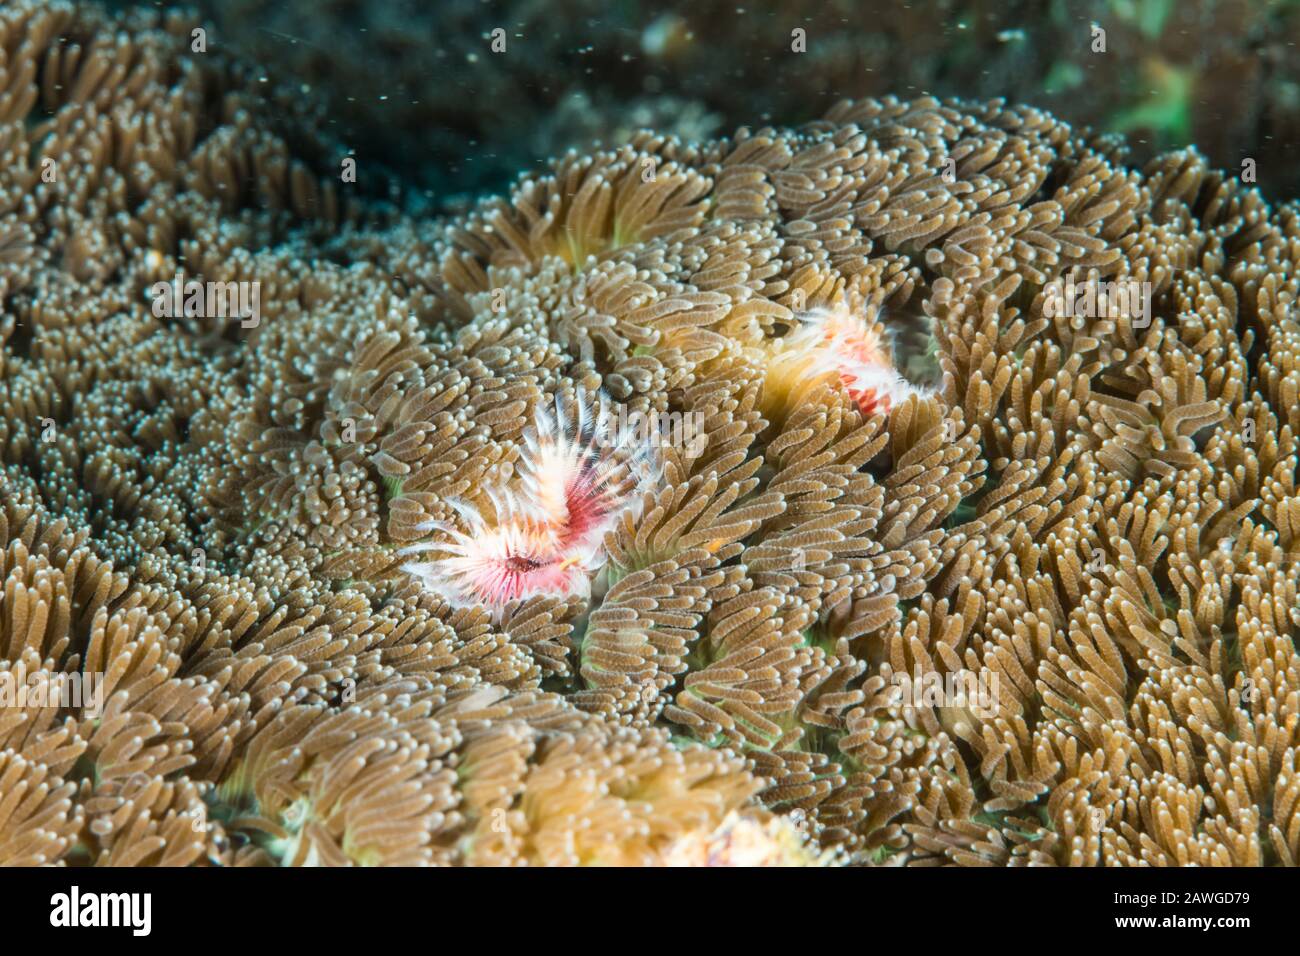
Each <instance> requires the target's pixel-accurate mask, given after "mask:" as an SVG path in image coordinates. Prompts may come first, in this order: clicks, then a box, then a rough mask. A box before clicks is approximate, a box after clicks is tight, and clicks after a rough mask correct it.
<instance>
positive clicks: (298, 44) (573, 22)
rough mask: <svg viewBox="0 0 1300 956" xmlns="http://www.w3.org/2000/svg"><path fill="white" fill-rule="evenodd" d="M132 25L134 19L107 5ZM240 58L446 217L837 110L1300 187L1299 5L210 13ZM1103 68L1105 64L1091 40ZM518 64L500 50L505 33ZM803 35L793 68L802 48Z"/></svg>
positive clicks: (1034, 3)
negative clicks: (1003, 120) (1187, 159)
mask: <svg viewBox="0 0 1300 956" xmlns="http://www.w3.org/2000/svg"><path fill="white" fill-rule="evenodd" d="M111 5H113V6H126V4H111ZM197 7H198V9H199V10H200V12H201V13H202V15H203V16H204V17H205V18H206V19H207V20H209V21H210V22H211V24H212V25H213V28H214V31H215V32H214V35H213V42H214V43H216V44H219V45H224V44H229V45H232V46H234V47H236V48H237V49H238V52H240V53H241V54H242V55H244V56H245V57H247V58H249V59H250V60H252V61H253V62H256V63H258V64H265V66H266V69H267V70H268V72H270V73H272V74H274V75H275V76H276V77H277V78H279V79H289V80H293V81H294V82H301V83H303V84H306V85H308V86H310V87H312V94H313V95H314V96H317V97H325V98H326V99H327V100H328V102H329V104H330V106H329V115H330V117H331V121H332V122H333V123H335V124H337V127H338V132H339V134H340V136H341V138H343V139H344V140H345V141H346V142H347V143H348V144H349V145H350V146H354V147H355V148H356V149H357V150H358V152H359V154H360V155H363V156H366V158H368V159H380V160H382V161H383V162H384V163H386V164H387V165H388V167H389V168H390V169H391V170H392V171H393V172H394V173H396V174H398V175H399V177H400V179H401V180H402V181H403V182H404V183H405V184H408V185H411V186H414V187H416V188H417V190H419V191H422V192H423V191H429V192H432V194H433V196H434V201H435V203H436V204H437V205H438V206H441V207H446V206H447V205H449V204H452V205H454V204H455V203H456V200H457V199H458V198H461V199H463V198H464V197H466V196H474V195H479V194H481V193H483V192H485V191H493V190H499V189H500V188H501V187H502V186H503V185H505V184H506V183H508V182H509V181H511V180H512V179H513V178H514V177H515V176H516V175H517V174H518V173H519V172H521V171H524V170H529V171H535V170H539V169H540V168H542V166H543V164H544V162H545V160H546V159H547V158H548V157H550V156H554V155H557V154H559V153H561V152H563V151H564V150H566V149H568V148H570V147H574V148H578V149H586V148H588V147H589V146H590V144H591V142H592V141H593V140H601V141H603V142H605V143H607V144H608V143H611V142H618V141H623V140H625V139H626V138H627V136H628V135H629V133H630V132H631V131H633V130H635V129H637V128H640V127H654V128H657V129H660V130H664V131H668V132H675V133H679V134H681V135H682V136H683V137H685V138H688V139H689V138H703V137H708V136H713V135H720V134H724V133H727V132H730V131H731V130H733V129H734V128H735V127H737V126H738V125H740V124H742V123H750V124H752V123H754V122H755V118H759V119H760V120H763V121H768V122H771V123H773V124H777V125H780V124H790V123H801V122H805V121H807V120H810V119H813V118H815V117H818V116H821V115H822V114H823V113H825V111H826V110H827V108H829V107H830V106H831V105H832V104H833V103H834V102H836V101H837V100H839V99H841V98H845V97H849V98H858V97H863V96H883V95H887V94H893V95H896V96H899V97H904V98H906V97H916V96H920V95H924V94H933V95H935V96H939V97H949V96H962V97H970V98H976V99H988V98H993V97H1005V98H1006V99H1007V100H1008V101H1010V102H1022V103H1031V104H1033V105H1035V106H1039V107H1041V108H1043V109H1046V110H1049V111H1051V112H1053V113H1054V114H1056V115H1057V116H1059V117H1061V118H1062V119H1065V120H1066V121H1068V122H1071V123H1074V124H1078V125H1088V126H1090V127H1092V128H1094V129H1097V130H1101V131H1109V132H1115V133H1122V134H1124V135H1125V136H1126V138H1127V140H1128V142H1129V143H1130V145H1131V146H1132V147H1133V153H1132V155H1131V157H1130V161H1131V162H1133V163H1134V164H1141V163H1143V162H1145V161H1146V160H1147V159H1149V158H1150V157H1151V156H1152V155H1154V154H1155V153H1157V152H1160V151H1162V150H1165V149H1171V148H1178V147H1182V146H1186V145H1189V144H1193V143H1194V144H1196V146H1197V148H1199V149H1200V150H1202V151H1203V152H1204V153H1205V154H1206V155H1207V157H1208V159H1209V160H1210V162H1211V164H1212V165H1214V166H1218V167H1222V168H1225V169H1239V168H1240V167H1241V163H1242V161H1243V159H1245V158H1253V159H1255V160H1256V162H1257V165H1258V177H1259V184H1260V186H1261V187H1262V188H1263V190H1264V191H1265V193H1266V194H1267V195H1269V196H1270V197H1273V198H1283V197H1287V196H1290V195H1294V194H1295V193H1296V192H1297V186H1298V185H1300V164H1297V163H1295V162H1294V161H1293V160H1292V158H1291V157H1293V156H1294V154H1295V151H1296V149H1297V147H1300V50H1298V49H1297V40H1298V39H1300V3H1298V2H1296V0H914V2H904V0H729V2H709V0H706V2H699V0H691V2H685V0H669V2H654V3H650V2H645V0H617V2H612V0H504V2H482V0H434V2H425V0H373V2H365V0H199V2H198V3H197ZM1094 24H1096V25H1098V26H1100V27H1101V28H1102V29H1104V30H1105V33H1106V37H1105V38H1106V52H1105V53H1095V52H1093V49H1092V47H1093V40H1094V36H1093V32H1092V27H1093V25H1094ZM497 29H502V30H504V31H505V38H506V51H505V53H497V54H494V53H493V52H492V51H491V38H492V35H493V31H494V30H497ZM795 29H802V30H804V31H805V40H806V50H805V52H802V53H795V52H793V50H792V49H791V47H792V44H793V42H794V41H793V39H792V31H794V30H795Z"/></svg>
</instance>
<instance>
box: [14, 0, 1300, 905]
mask: <svg viewBox="0 0 1300 956" xmlns="http://www.w3.org/2000/svg"><path fill="white" fill-rule="evenodd" d="M764 22H768V21H767V20H764ZM199 29H200V27H199V25H198V24H197V23H192V22H190V21H189V20H188V19H186V17H185V15H183V14H180V13H178V12H176V11H164V12H160V11H158V10H156V9H153V8H150V9H148V10H141V11H136V12H128V13H122V14H113V13H109V12H106V11H105V10H104V9H103V8H102V7H99V6H94V5H86V4H82V3H78V2H71V0H52V2H48V0H15V2H11V3H7V4H5V5H4V6H3V7H0V54H2V55H0V90H2V91H3V95H2V96H0V154H3V156H2V158H0V299H3V305H4V308H3V311H2V312H0V405H2V406H3V409H4V413H3V415H0V674H4V675H8V676H7V678H6V679H5V680H4V681H0V692H3V694H4V696H3V701H5V702H12V705H11V704H10V703H6V705H5V707H3V708H0V786H3V788H4V791H5V792H4V793H3V795H0V806H3V807H4V808H5V809H4V812H3V813H0V863H4V864H16V865H37V864H61V865H67V866H88V865H101V866H120V865H143V866H180V865H217V866H235V865H255V866H273V865H283V866H299V865H329V866H336V865H337V866H341V865H473V866H481V865H533V866H543V865H667V864H684V865H728V864H730V865H737V864H739V865H745V864H758V863H764V864H768V863H770V864H779V865H787V864H791V865H792V864H806V865H825V864H833V865H840V864H850V865H861V866H933V865H955V866H1021V865H1030V864H1032V865H1051V866H1094V865H1107V866H1135V865H1148V864H1149V865H1156V866H1186V865H1198V866H1227V865H1237V866H1271V865H1279V864H1287V865H1293V864H1295V863H1297V862H1298V861H1300V772H1298V770H1300V766H1298V765H1300V719H1298V717H1297V713H1298V712H1300V659H1298V658H1297V654H1296V645H1295V639H1296V636H1297V634H1300V488H1298V487H1297V441H1298V440H1300V316H1298V314H1297V310H1296V308H1295V302H1296V299H1297V296H1298V295H1300V209H1298V208H1297V206H1296V204H1295V203H1294V202H1290V203H1285V204H1278V205H1270V204H1269V202H1267V201H1266V200H1265V199H1264V198H1263V197H1262V195H1261V193H1260V192H1259V191H1258V189H1257V188H1256V187H1255V185H1254V184H1253V182H1245V181H1243V180H1242V178H1241V176H1240V175H1239V174H1238V173H1237V171H1235V170H1229V171H1223V170H1221V169H1219V168H1216V166H1215V165H1214V164H1212V163H1210V162H1208V161H1207V160H1206V159H1205V158H1204V157H1203V156H1202V154H1200V153H1198V152H1197V151H1196V150H1194V149H1182V150H1178V151H1170V152H1165V153H1163V154H1160V155H1158V156H1156V157H1155V158H1154V159H1151V160H1150V161H1149V162H1146V163H1145V164H1144V165H1141V166H1135V167H1130V166H1126V165H1124V163H1125V159H1124V155H1123V154H1122V153H1121V152H1120V149H1119V140H1118V138H1117V137H1113V136H1097V135H1094V134H1093V133H1092V132H1090V131H1089V130H1087V129H1083V128H1079V127H1075V126H1071V125H1069V124H1068V123H1066V122H1064V121H1062V120H1061V119H1059V118H1057V117H1056V116H1053V115H1052V114H1051V113H1050V112H1047V111H1045V110H1043V109H1040V108H1036V107H1033V106H1028V105H1017V104H1015V103H1014V102H1007V101H1003V100H997V101H992V102H976V101H969V100H947V101H940V100H938V99H933V98H929V97H925V98H918V99H910V100H908V99H897V98H893V97H887V96H885V97H880V98H859V99H853V100H845V101H843V102H840V103H838V104H836V105H833V106H831V107H830V108H829V109H828V110H825V111H822V110H821V108H820V107H817V108H816V110H814V108H813V107H812V106H811V105H809V106H808V107H807V110H806V112H807V113H808V114H809V115H807V116H806V120H808V122H807V125H803V126H785V125H772V126H769V127H764V126H761V125H759V123H758V122H755V123H754V125H750V126H746V127H742V128H740V129H738V130H737V131H736V132H734V133H732V134H729V135H715V134H712V133H710V134H708V135H706V136H693V137H684V136H678V135H675V134H674V133H672V132H671V131H669V132H654V131H649V130H643V131H641V132H634V133H629V134H628V135H627V136H625V137H624V138H622V139H617V140H613V141H610V140H607V141H606V145H602V146H594V147H590V148H584V149H583V150H581V151H578V150H574V151H570V152H559V153H557V156H558V158H556V159H555V160H553V161H552V162H551V163H550V164H549V165H548V166H546V167H544V168H542V167H538V168H536V169H533V170H532V171H530V172H528V173H526V174H525V175H523V176H522V177H521V178H519V179H518V180H516V181H513V185H506V184H502V185H500V186H499V187H497V186H494V187H493V188H492V189H491V190H485V191H484V192H483V193H482V194H481V195H479V196H478V198H476V199H472V200H470V199H466V200H465V201H464V202H463V203H460V204H459V205H456V204H454V203H453V204H452V208H450V209H449V211H447V212H446V213H445V214H443V215H441V216H439V215H435V214H434V213H433V212H431V211H429V209H428V208H426V207H423V206H420V205H418V204H416V205H414V206H412V207H409V208H408V207H406V206H401V207H395V206H394V205H392V204H391V203H390V201H389V198H388V194H387V192H386V190H385V189H384V182H385V180H384V178H383V174H382V172H381V171H380V170H379V168H378V164H377V162H376V161H375V160H374V159H373V158H372V157H370V156H368V155H367V153H366V152H365V151H364V150H360V149H357V148H355V147H354V145H350V144H345V143H343V142H340V141H339V140H338V139H336V138H335V137H336V136H337V135H338V127H337V126H336V125H335V124H333V123H332V122H331V121H330V120H329V118H328V111H327V110H325V109H323V108H322V106H321V104H322V102H323V101H322V100H320V99H319V98H318V93H319V92H320V91H318V90H316V89H315V88H307V86H306V85H305V84H304V83H300V82H298V81H295V82H293V84H292V85H291V86H282V85H280V82H279V80H278V79H277V78H276V77H274V76H270V77H267V76H265V75H264V73H263V71H262V70H260V69H258V68H250V67H249V65H247V64H246V63H243V62H242V61H240V60H239V59H238V51H236V50H229V49H224V48H222V47H221V44H219V43H216V42H214V38H213V36H212V35H209V36H208V37H207V42H206V46H203V44H201V43H200V40H201V39H202V37H201V36H200V35H198V34H196V33H195V31H196V30H199ZM313 29H314V27H313ZM746 29H756V27H753V25H752V24H751V25H749V26H747V27H746ZM313 35H314V34H313ZM1087 41H1088V35H1087V33H1086V31H1085V33H1084V37H1083V42H1085V43H1086V42H1087ZM511 42H512V43H513V42H514V41H513V40H511ZM601 42H604V41H603V40H602V41H601ZM690 42H691V40H690V30H687V29H680V30H679V29H677V28H676V27H674V26H673V25H672V24H669V25H668V28H666V29H665V33H664V37H663V40H662V43H660V44H659V45H660V46H664V47H668V46H682V45H687V46H689V43H690ZM787 42H788V38H787ZM807 43H808V50H809V51H810V53H809V55H810V56H812V55H814V54H813V52H812V51H814V49H815V44H816V37H815V36H814V35H811V34H810V35H809V37H808V40H807ZM200 47H202V50H201V52H196V51H199V49H200ZM511 49H513V48H511ZM655 49H658V47H655ZM295 55H296V54H295ZM490 55H491V54H489V53H487V52H485V53H484V54H483V58H484V59H486V58H487V57H488V56H490ZM508 55H510V54H509V53H502V54H501V56H503V57H504V56H508ZM646 55H651V54H646ZM503 62H504V61H503ZM512 68H515V69H518V67H517V66H515V67H512ZM475 69H476V70H477V69H481V67H480V66H478V65H476V66H475ZM744 102H746V103H748V102H749V101H748V100H745V101H744ZM810 102H811V101H810ZM813 112H821V115H820V116H813V115H811V114H812V113H813ZM746 119H747V120H754V121H758V120H759V115H758V113H757V112H756V113H755V114H754V115H753V116H748V117H746ZM467 148H468V147H467ZM1262 168H1263V167H1262V166H1261V169H1262ZM579 289H580V290H581V294H580V295H579V294H577V292H578V290H579ZM191 297H192V302H191V301H190V299H191ZM210 298H211V300H212V301H211V302H209V299H210ZM210 305H211V306H214V307H210ZM254 305H255V306H256V307H255V308H254ZM155 306H156V307H155ZM76 675H82V676H83V677H85V679H86V681H87V683H85V684H84V685H83V688H84V689H85V690H88V691H93V693H91V694H89V695H86V694H83V695H81V697H80V698H79V697H78V695H76V694H74V693H73V689H74V687H73V685H74V684H75V681H73V677H74V676H76ZM90 675H94V677H93V683H90V682H91V681H92V678H91V676H90ZM34 688H38V689H39V692H38V693H37V695H36V696H35V697H33V694H32V691H33V689H34ZM65 689H66V691H67V692H66V693H65V692H64V691H65ZM20 691H21V693H22V694H23V703H21V704H19V703H17V701H18V700H19V694H20ZM86 697H89V698H90V699H89V700H87V699H86ZM33 701H35V703H34V702H33ZM15 708H19V709H15ZM15 794H21V796H20V797H15V796H14V795H15ZM69 885H71V884H69Z"/></svg>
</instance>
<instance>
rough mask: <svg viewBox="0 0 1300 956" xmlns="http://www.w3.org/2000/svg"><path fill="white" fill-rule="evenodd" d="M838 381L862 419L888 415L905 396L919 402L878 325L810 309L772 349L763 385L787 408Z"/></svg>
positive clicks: (842, 311) (845, 312)
mask: <svg viewBox="0 0 1300 956" xmlns="http://www.w3.org/2000/svg"><path fill="white" fill-rule="evenodd" d="M828 379H837V380H838V381H839V382H840V384H842V385H843V386H844V389H845V390H846V391H847V392H848V394H849V397H850V398H851V399H852V400H853V403H854V404H855V405H856V406H857V407H858V410H859V411H860V412H862V414H863V415H864V416H866V417H870V416H872V415H887V414H889V412H890V410H891V409H892V408H894V407H895V406H897V405H899V404H901V403H902V402H903V401H905V400H906V399H907V398H908V396H910V395H917V396H921V397H924V396H925V395H926V394H928V393H927V392H926V390H925V389H922V388H919V387H918V386H916V385H913V384H912V383H911V382H909V381H907V379H905V378H903V376H902V375H900V374H899V373H898V371H897V370H896V369H895V368H894V363H893V361H892V358H891V355H890V351H889V349H888V348H887V347H886V345H885V342H884V340H883V330H882V328H881V326H880V324H879V322H872V321H870V320H868V319H867V317H866V316H864V315H862V314H861V313H859V312H857V311H854V310H852V309H851V308H849V307H848V306H847V305H846V304H844V303H839V304H837V305H835V306H832V307H830V308H821V309H813V310H812V311H810V312H807V313H805V314H803V315H802V316H800V324H799V326H798V327H797V328H796V329H795V330H794V331H793V332H791V333H790V334H789V335H787V336H786V337H785V338H784V339H781V340H780V341H779V342H778V343H777V345H776V352H775V354H774V355H773V357H772V359H771V361H770V363H769V365H768V371H767V377H766V385H767V388H769V389H771V390H772V392H773V393H774V394H776V395H784V396H788V397H789V399H791V401H790V404H795V403H796V402H797V399H796V397H797V396H798V395H799V394H800V393H801V392H802V391H803V390H804V389H806V388H807V387H809V386H810V385H813V384H815V383H818V382H823V381H826V380H828Z"/></svg>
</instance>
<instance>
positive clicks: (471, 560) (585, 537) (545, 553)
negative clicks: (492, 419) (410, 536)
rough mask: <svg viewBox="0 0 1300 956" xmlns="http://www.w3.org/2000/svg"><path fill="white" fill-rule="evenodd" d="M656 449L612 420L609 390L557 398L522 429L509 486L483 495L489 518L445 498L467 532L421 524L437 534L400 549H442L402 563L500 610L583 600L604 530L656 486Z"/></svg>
mask: <svg viewBox="0 0 1300 956" xmlns="http://www.w3.org/2000/svg"><path fill="white" fill-rule="evenodd" d="M654 449H655V443H654V441H653V440H652V438H651V436H649V435H644V434H637V433H634V432H632V431H629V430H627V429H619V428H615V427H614V425H613V421H612V416H611V415H610V412H609V404H608V401H607V399H606V398H605V396H603V395H599V396H597V397H596V398H595V399H594V400H593V399H591V398H589V397H587V396H585V395H583V394H579V396H578V397H577V399H576V400H574V401H572V402H566V401H565V400H564V399H563V398H557V399H556V403H555V409H554V411H553V412H552V411H551V410H550V409H548V408H546V407H545V406H542V407H540V408H539V409H538V413H537V417H536V419H535V421H534V424H533V427H532V428H530V429H529V430H528V431H527V432H525V434H524V437H523V443H522V445H521V458H520V461H519V464H518V468H517V472H518V479H517V481H516V483H515V485H514V486H512V487H509V488H505V489H488V491H487V492H486V497H487V499H488V503H489V504H490V505H491V512H492V513H491V518H490V519H489V518H488V517H487V516H485V515H484V513H483V512H482V511H481V510H480V509H479V508H476V507H475V506H474V505H473V504H471V503H469V502H466V501H461V500H455V499H452V500H449V501H448V503H449V504H451V505H452V507H453V508H454V509H455V510H456V513H457V514H458V515H459V516H460V517H461V519H462V520H463V522H464V524H465V528H466V530H465V531H461V530H460V529H458V528H457V527H455V526H454V525H452V524H450V523H448V522H444V521H429V522H426V523H425V524H424V525H422V526H421V530H424V531H433V532H438V533H439V534H440V535H441V537H440V538H435V539H433V540H429V541H423V542H420V543H419V544H416V545H413V546H411V547H409V548H406V549H404V552H403V553H405V554H419V553H430V552H432V553H434V554H439V555H441V556H440V557H437V558H435V559H434V560H431V561H421V562H413V563H411V564H407V565H405V567H404V569H405V570H406V571H408V572H409V573H411V574H412V575H414V576H415V577H416V578H418V579H419V580H420V581H421V582H422V584H423V585H424V587H425V588H426V589H427V590H429V591H432V592H434V593H436V594H438V595H440V596H441V597H443V598H444V599H445V600H446V601H447V602H448V603H449V604H451V605H452V606H454V607H466V606H477V605H484V606H487V607H488V608H490V609H492V611H493V612H494V614H498V615H499V614H500V612H501V611H503V610H504V609H505V607H506V606H507V605H508V604H510V603H511V602H513V601H518V600H522V599H524V598H528V597H532V596H534V595H538V594H552V595H557V596H578V597H586V596H587V595H588V594H589V593H590V589H591V576H592V575H593V574H595V573H596V572H598V571H599V570H600V569H601V567H603V566H604V563H605V560H606V556H605V550H604V540H605V535H606V534H607V533H608V532H609V531H610V530H612V529H613V527H614V525H615V524H616V523H617V522H618V521H619V519H620V518H621V517H622V516H623V515H624V514H625V513H629V512H630V513H632V514H633V515H635V514H636V512H637V511H638V510H639V509H640V507H641V501H642V494H643V492H645V491H646V490H649V488H650V487H651V486H652V484H653V483H654V480H655V478H656V476H657V470H656V468H655V465H654V462H655V454H654Z"/></svg>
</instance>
